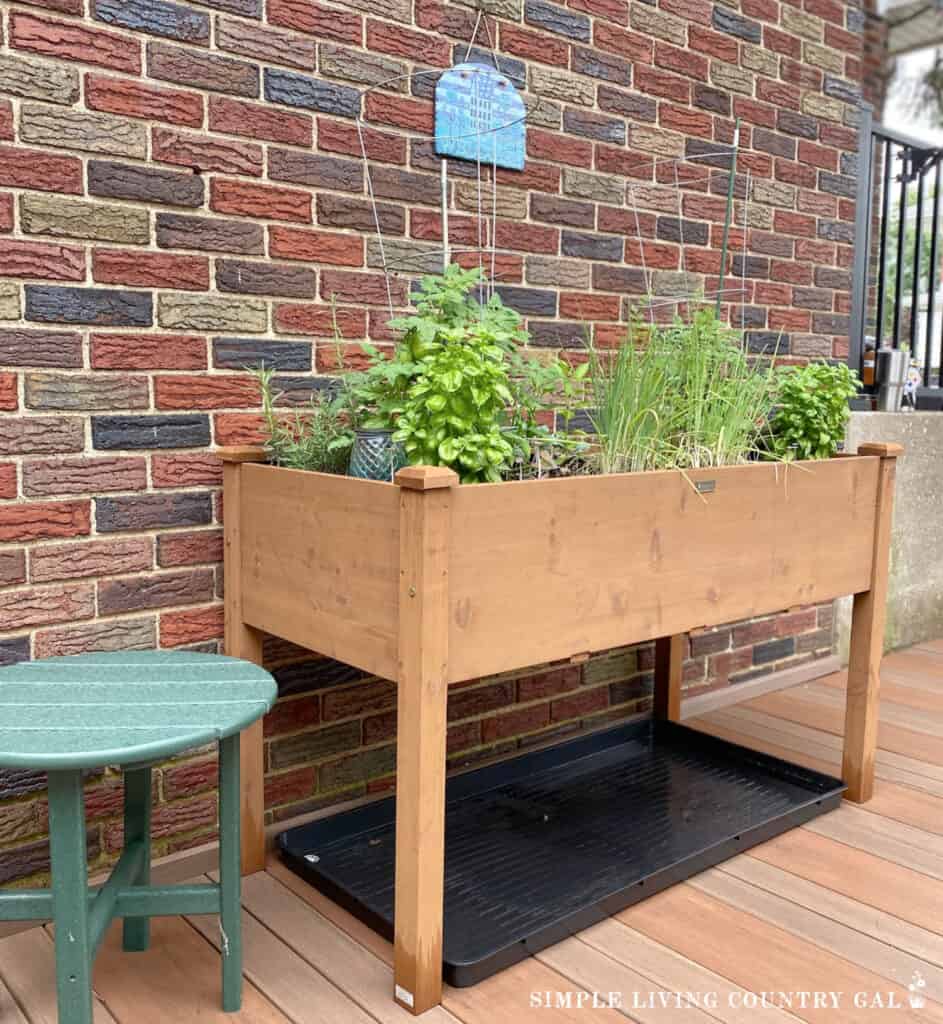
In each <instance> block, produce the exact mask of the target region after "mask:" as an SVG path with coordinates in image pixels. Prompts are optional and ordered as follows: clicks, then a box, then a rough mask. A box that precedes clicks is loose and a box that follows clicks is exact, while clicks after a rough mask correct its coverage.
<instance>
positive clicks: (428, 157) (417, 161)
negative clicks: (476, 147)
mask: <svg viewBox="0 0 943 1024" xmlns="http://www.w3.org/2000/svg"><path fill="white" fill-rule="evenodd" d="M409 164H410V166H411V167H412V168H413V170H421V171H432V172H433V173H435V174H439V173H440V171H441V170H442V157H440V156H438V155H437V154H436V151H435V142H433V140H432V139H410V140H409ZM448 164H449V177H450V178H452V177H456V176H457V177H459V178H475V177H477V175H478V172H477V171H476V170H475V165H474V164H473V163H471V162H469V161H467V160H449V161H448Z"/></svg>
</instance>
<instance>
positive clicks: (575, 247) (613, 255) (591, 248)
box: [561, 231, 623, 263]
mask: <svg viewBox="0 0 943 1024" xmlns="http://www.w3.org/2000/svg"><path fill="white" fill-rule="evenodd" d="M622 249H623V246H622V238H621V236H618V235H616V236H614V237H613V236H611V235H590V234H587V233H585V232H583V231H564V232H563V237H562V239H561V252H562V253H563V255H564V256H578V257H580V258H581V259H586V260H608V261H609V262H611V263H621V262H622Z"/></svg>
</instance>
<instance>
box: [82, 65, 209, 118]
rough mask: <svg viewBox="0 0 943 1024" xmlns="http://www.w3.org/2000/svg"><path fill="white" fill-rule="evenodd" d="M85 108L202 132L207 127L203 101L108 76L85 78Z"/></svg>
mask: <svg viewBox="0 0 943 1024" xmlns="http://www.w3.org/2000/svg"><path fill="white" fill-rule="evenodd" d="M85 105H86V106H87V107H88V108H89V110H104V111H107V112H108V113H110V114H122V115H124V116H125V117H143V118H147V119H149V120H152V121H165V122H167V123H168V124H180V125H186V126H188V127H190V128H199V127H201V125H202V124H203V97H202V96H200V95H199V93H195V92H183V91H181V90H179V89H160V88H158V87H157V86H153V85H145V84H144V83H143V82H136V81H131V80H128V79H124V78H106V77H105V76H104V75H96V74H89V75H86V76H85Z"/></svg>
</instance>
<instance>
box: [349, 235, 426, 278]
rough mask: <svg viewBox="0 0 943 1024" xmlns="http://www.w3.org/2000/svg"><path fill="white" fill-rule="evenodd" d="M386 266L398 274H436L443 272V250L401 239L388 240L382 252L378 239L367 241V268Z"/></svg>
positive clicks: (384, 243)
mask: <svg viewBox="0 0 943 1024" xmlns="http://www.w3.org/2000/svg"><path fill="white" fill-rule="evenodd" d="M384 264H385V265H386V266H387V267H389V268H390V270H392V271H395V272H397V273H404V272H406V273H410V274H436V273H439V272H440V271H441V270H442V248H441V246H438V245H433V244H429V243H423V242H409V241H405V240H404V239H401V238H387V239H386V240H385V241H384V242H383V250H382V252H381V251H380V242H379V240H378V239H377V238H368V239H367V266H368V267H376V268H381V267H383V266H384Z"/></svg>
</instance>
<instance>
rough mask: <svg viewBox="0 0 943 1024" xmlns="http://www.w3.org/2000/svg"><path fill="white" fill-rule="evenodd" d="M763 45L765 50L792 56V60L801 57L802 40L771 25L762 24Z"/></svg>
mask: <svg viewBox="0 0 943 1024" xmlns="http://www.w3.org/2000/svg"><path fill="white" fill-rule="evenodd" d="M763 45H764V46H765V47H766V49H767V50H773V51H774V52H775V53H781V54H783V55H785V56H786V57H792V58H793V59H794V60H800V59H801V58H802V40H801V39H799V38H798V37H796V36H792V35H789V33H788V32H781V31H780V30H779V29H778V28H773V27H772V26H771V25H764V26H763Z"/></svg>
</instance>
